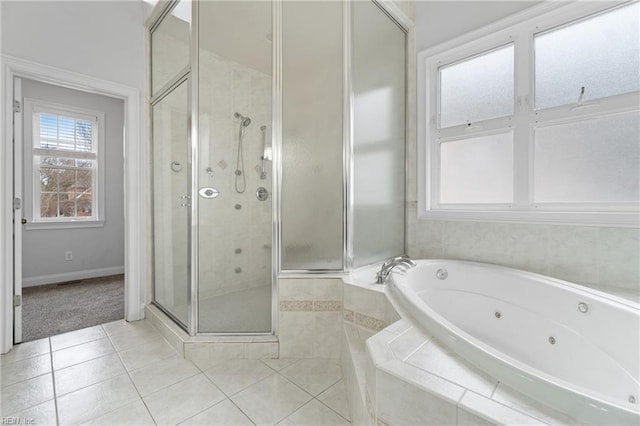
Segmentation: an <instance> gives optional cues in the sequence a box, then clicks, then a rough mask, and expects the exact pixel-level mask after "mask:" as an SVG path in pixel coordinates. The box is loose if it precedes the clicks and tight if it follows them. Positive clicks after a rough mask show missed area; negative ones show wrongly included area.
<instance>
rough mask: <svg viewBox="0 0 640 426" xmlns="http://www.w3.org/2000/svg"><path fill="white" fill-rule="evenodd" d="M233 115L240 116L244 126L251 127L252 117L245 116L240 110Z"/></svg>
mask: <svg viewBox="0 0 640 426" xmlns="http://www.w3.org/2000/svg"><path fill="white" fill-rule="evenodd" d="M233 116H234V117H235V118H239V119H240V124H241V125H242V127H249V124H251V119H250V118H249V117H245V116H244V115H242V114H240V113H239V112H236V113H235V114H233Z"/></svg>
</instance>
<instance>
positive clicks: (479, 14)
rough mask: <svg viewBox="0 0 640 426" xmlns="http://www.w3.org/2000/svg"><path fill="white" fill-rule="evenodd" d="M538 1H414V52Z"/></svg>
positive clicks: (518, 10)
mask: <svg viewBox="0 0 640 426" xmlns="http://www.w3.org/2000/svg"><path fill="white" fill-rule="evenodd" d="M539 3H542V2H541V1H416V3H415V22H416V48H417V50H418V52H419V51H421V50H425V49H428V48H430V47H433V46H435V45H437V44H440V43H443V42H445V41H447V40H451V39H452V38H455V37H458V36H460V35H462V34H465V33H467V32H469V31H473V30H475V29H478V28H480V27H483V26H485V25H488V24H490V23H492V22H495V21H497V20H499V19H502V18H504V17H506V16H509V15H511V14H514V13H517V12H520V11H522V10H524V9H527V8H529V7H531V6H534V5H536V4H539Z"/></svg>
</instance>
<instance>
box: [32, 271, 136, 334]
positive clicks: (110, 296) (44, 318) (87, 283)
mask: <svg viewBox="0 0 640 426" xmlns="http://www.w3.org/2000/svg"><path fill="white" fill-rule="evenodd" d="M122 318H124V275H112V276H109V277H101V278H93V279H88V280H82V281H73V282H71V283H62V284H49V285H43V286H37V287H25V288H23V289H22V341H23V342H28V341H30V340H36V339H40V338H43V337H49V336H54V335H56V334H61V333H66V332H68V331H73V330H79V329H81V328H85V327H91V326H93V325H98V324H104V323H106V322H110V321H115V320H118V319H122Z"/></svg>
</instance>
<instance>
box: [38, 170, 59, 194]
mask: <svg viewBox="0 0 640 426" xmlns="http://www.w3.org/2000/svg"><path fill="white" fill-rule="evenodd" d="M57 191H58V172H57V170H56V169H49V168H46V167H42V168H41V169H40V192H57Z"/></svg>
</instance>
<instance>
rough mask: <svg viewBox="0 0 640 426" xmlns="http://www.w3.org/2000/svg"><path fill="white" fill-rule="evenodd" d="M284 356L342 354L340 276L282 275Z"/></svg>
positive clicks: (324, 356) (282, 351)
mask: <svg viewBox="0 0 640 426" xmlns="http://www.w3.org/2000/svg"><path fill="white" fill-rule="evenodd" d="M278 290H279V291H278V292H279V309H278V315H279V332H278V340H279V342H280V357H281V358H291V357H293V358H339V357H340V343H341V341H340V336H341V331H342V280H341V279H340V278H306V277H305V278H280V279H279V280H278Z"/></svg>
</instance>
